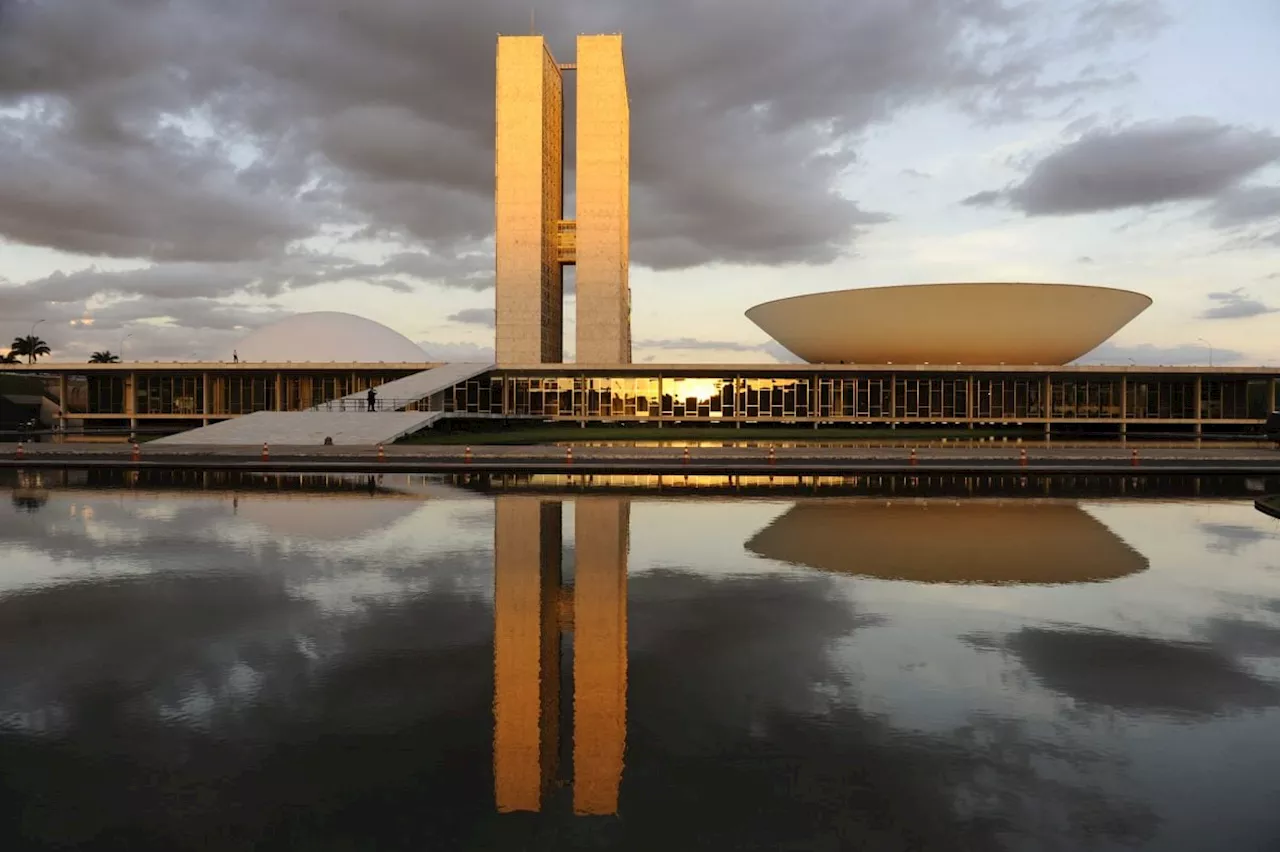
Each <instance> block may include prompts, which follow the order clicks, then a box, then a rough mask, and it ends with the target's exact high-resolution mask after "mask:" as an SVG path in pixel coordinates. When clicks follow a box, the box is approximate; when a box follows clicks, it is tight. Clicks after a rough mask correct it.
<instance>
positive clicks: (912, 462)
mask: <svg viewBox="0 0 1280 852" xmlns="http://www.w3.org/2000/svg"><path fill="white" fill-rule="evenodd" d="M907 464H909V465H911V466H912V467H915V465H916V448H915V447H912V448H911V458H910V459H908V460H907Z"/></svg>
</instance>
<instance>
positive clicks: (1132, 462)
mask: <svg viewBox="0 0 1280 852" xmlns="http://www.w3.org/2000/svg"><path fill="white" fill-rule="evenodd" d="M1129 464H1130V465H1131V466H1133V467H1137V466H1138V451H1137V450H1134V451H1133V453H1132V454H1131V455H1130V456H1129Z"/></svg>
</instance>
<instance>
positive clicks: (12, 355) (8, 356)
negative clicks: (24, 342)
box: [0, 350, 22, 364]
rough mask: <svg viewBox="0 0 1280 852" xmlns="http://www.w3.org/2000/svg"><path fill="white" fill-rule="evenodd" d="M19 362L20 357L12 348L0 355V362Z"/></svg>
mask: <svg viewBox="0 0 1280 852" xmlns="http://www.w3.org/2000/svg"><path fill="white" fill-rule="evenodd" d="M21 363H22V361H21V359H19V358H18V353H17V352H14V351H13V350H10V351H8V352H6V353H4V354H3V355H0V364H21Z"/></svg>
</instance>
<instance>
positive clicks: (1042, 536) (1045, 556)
mask: <svg viewBox="0 0 1280 852" xmlns="http://www.w3.org/2000/svg"><path fill="white" fill-rule="evenodd" d="M1010 530H1017V531H1018V534H1017V535H1011V534H1010ZM1028 541H1034V542H1035V543H1036V545H1035V547H1033V548H1028V547H1027V546H1026V543H1027V542H1028ZM746 547H747V550H748V551H750V552H751V553H754V554H756V555H757V556H763V557H765V558H766V559H773V560H777V561H779V562H788V563H791V564H793V565H804V566H807V567H809V568H814V569H816V570H819V571H829V572H832V573H838V574H858V575H861V576H864V577H874V578H877V579H885V580H911V581H914V582H917V583H975V584H996V585H1002V584H1057V583H1089V582H1100V581H1103V580H1114V579H1116V578H1118V577H1124V576H1127V575H1129V574H1136V573H1138V572H1140V571H1145V570H1146V569H1147V567H1148V562H1147V558H1146V557H1145V556H1143V555H1142V554H1141V553H1139V552H1138V551H1136V550H1134V549H1133V548H1132V547H1130V546H1129V545H1128V544H1126V543H1125V542H1124V540H1123V539H1121V538H1119V537H1118V536H1117V535H1116V534H1115V533H1113V532H1112V531H1111V530H1110V529H1109V528H1108V527H1107V526H1106V525H1105V524H1103V523H1102V522H1101V521H1099V520H1098V519H1096V518H1094V517H1093V516H1092V515H1090V514H1089V513H1088V512H1086V511H1084V510H1083V509H1081V508H1080V506H1079V505H1078V504H1076V503H1073V502H1050V501H1035V502H1032V501H1027V500H1015V501H1010V502H1007V503H997V502H991V501H986V500H969V501H949V500H924V501H913V502H890V503H884V502H881V501H879V500H808V501H801V502H798V503H796V505H795V506H793V507H792V508H791V509H789V510H788V511H787V512H786V513H785V514H783V515H782V516H780V517H779V518H777V519H776V520H775V521H773V523H771V524H769V526H767V527H765V528H764V529H763V530H761V531H760V532H758V533H756V535H755V536H754V537H753V538H752V539H751V540H750V541H748V542H747V545H746Z"/></svg>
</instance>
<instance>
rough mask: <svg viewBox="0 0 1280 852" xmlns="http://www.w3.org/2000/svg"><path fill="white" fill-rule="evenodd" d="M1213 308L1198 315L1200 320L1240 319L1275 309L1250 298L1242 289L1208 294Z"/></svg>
mask: <svg viewBox="0 0 1280 852" xmlns="http://www.w3.org/2000/svg"><path fill="white" fill-rule="evenodd" d="M1209 301H1211V302H1213V303H1214V305H1213V307H1211V308H1209V309H1207V310H1206V311H1204V313H1202V314H1200V318H1201V319H1242V318H1244V317H1256V316H1258V315H1260V314H1270V313H1274V312H1275V310H1276V309H1275V308H1273V307H1270V306H1268V305H1265V304H1263V303H1262V302H1260V301H1258V300H1257V299H1253V298H1250V297H1249V295H1248V294H1247V293H1245V292H1244V288H1243V287H1237V288H1236V289H1234V290H1229V291H1226V292H1218V293H1210V294H1209Z"/></svg>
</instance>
